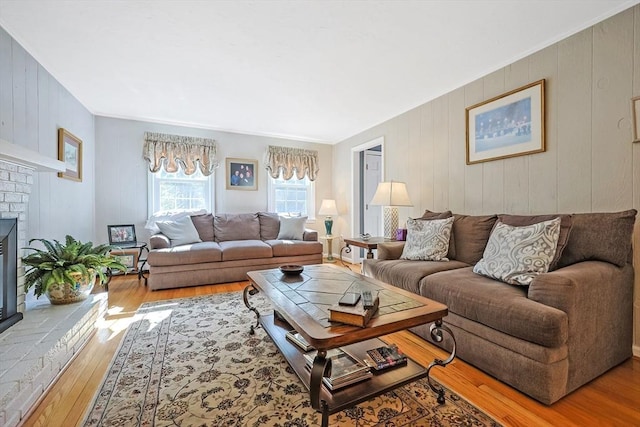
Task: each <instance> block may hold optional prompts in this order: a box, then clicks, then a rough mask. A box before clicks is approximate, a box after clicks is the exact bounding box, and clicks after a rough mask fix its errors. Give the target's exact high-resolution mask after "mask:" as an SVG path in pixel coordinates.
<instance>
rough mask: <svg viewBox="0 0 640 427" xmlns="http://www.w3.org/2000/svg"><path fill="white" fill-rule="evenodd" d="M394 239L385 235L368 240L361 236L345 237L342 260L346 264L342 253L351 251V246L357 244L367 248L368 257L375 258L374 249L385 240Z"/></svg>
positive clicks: (341, 251)
mask: <svg viewBox="0 0 640 427" xmlns="http://www.w3.org/2000/svg"><path fill="white" fill-rule="evenodd" d="M393 241H394V240H391V239H386V238H384V237H369V238H368V239H367V240H364V239H362V238H360V237H348V238H345V239H344V243H345V246H344V248H342V249H341V250H340V262H341V263H342V265H344V261H342V253H343V252H344V253H347V254H350V253H351V246H357V247H359V248H364V249H366V250H367V259H372V258H373V250H374V249H378V243H384V242H393Z"/></svg>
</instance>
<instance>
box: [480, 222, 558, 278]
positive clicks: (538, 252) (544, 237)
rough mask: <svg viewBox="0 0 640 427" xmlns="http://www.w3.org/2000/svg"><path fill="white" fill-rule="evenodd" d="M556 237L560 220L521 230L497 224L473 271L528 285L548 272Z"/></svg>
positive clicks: (554, 250) (555, 245)
mask: <svg viewBox="0 0 640 427" xmlns="http://www.w3.org/2000/svg"><path fill="white" fill-rule="evenodd" d="M559 236H560V218H555V219H552V220H549V221H543V222H539V223H537V224H532V225H527V226H524V227H514V226H511V225H507V224H504V223H502V222H500V221H498V222H497V223H496V226H495V227H494V228H493V231H492V232H491V236H489V241H488V242H487V247H486V248H485V249H484V253H483V255H482V259H481V260H480V261H478V263H477V264H476V265H475V267H473V272H474V273H478V274H482V275H483V276H487V277H491V278H492V279H497V280H500V281H502V282H506V283H509V284H512V285H522V286H528V285H530V284H531V282H532V281H533V279H534V278H535V277H536V276H537V275H538V274H541V273H546V272H547V271H549V265H551V260H553V256H554V255H555V253H556V248H557V245H558V237H559Z"/></svg>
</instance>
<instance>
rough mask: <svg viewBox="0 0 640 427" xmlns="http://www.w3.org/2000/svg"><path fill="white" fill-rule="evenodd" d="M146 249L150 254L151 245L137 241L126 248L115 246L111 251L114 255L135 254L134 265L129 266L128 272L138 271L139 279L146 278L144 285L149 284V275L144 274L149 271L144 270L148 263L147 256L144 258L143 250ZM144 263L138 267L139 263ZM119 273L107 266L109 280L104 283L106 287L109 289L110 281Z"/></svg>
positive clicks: (147, 253)
mask: <svg viewBox="0 0 640 427" xmlns="http://www.w3.org/2000/svg"><path fill="white" fill-rule="evenodd" d="M143 251H146V255H147V256H148V255H149V247H148V246H147V244H146V243H144V242H139V243H136V244H135V245H133V246H128V247H126V248H119V247H117V246H114V249H113V250H112V251H111V253H112V254H113V255H116V256H123V255H130V254H133V265H132V266H131V267H129V269H128V271H127V273H129V272H130V273H136V274H137V275H138V280H140V279H144V285H145V286H147V276H145V275H144V273H146V272H147V271H145V270H144V267H145V265H146V264H147V257H144V258H142V252H143ZM139 263H142V265H140V266H139V267H138V264H139ZM117 275H119V274H118V273H117V272H115V273H114V272H113V271H111V269H110V268H107V282H106V283H105V284H104V288H105V289H106V290H107V291H108V290H109V282H111V277H112V276H117Z"/></svg>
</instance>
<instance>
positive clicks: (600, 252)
mask: <svg viewBox="0 0 640 427" xmlns="http://www.w3.org/2000/svg"><path fill="white" fill-rule="evenodd" d="M636 213H637V211H636V210H635V209H630V210H627V211H623V212H611V213H580V214H573V215H572V216H571V221H572V226H571V234H570V235H569V241H568V242H567V246H566V247H565V250H564V252H563V254H562V256H561V257H560V260H559V262H558V266H559V267H565V266H567V265H571V264H575V263H577V262H581V261H587V260H595V261H605V262H609V263H611V264H615V265H617V266H618V267H623V266H624V265H625V264H626V263H628V262H630V260H629V256H630V254H631V236H632V234H633V226H634V224H635V219H636Z"/></svg>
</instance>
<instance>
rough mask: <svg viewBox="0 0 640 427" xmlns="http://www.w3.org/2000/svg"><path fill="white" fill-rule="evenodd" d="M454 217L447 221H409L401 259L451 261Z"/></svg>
mask: <svg viewBox="0 0 640 427" xmlns="http://www.w3.org/2000/svg"><path fill="white" fill-rule="evenodd" d="M452 225H453V217H450V218H446V219H432V220H424V219H408V220H407V242H406V243H405V244H404V248H403V249H402V255H401V256H400V259H408V260H414V261H449V260H448V259H447V251H448V250H449V238H450V237H451V226H452Z"/></svg>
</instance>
